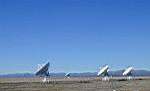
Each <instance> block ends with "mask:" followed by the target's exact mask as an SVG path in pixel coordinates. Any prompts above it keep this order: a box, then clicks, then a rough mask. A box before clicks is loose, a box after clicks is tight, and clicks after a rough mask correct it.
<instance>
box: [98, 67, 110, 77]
mask: <svg viewBox="0 0 150 91" xmlns="http://www.w3.org/2000/svg"><path fill="white" fill-rule="evenodd" d="M108 68H109V66H108V65H106V66H104V67H103V68H102V69H101V70H100V71H99V72H98V73H97V75H101V74H103V73H104V72H106V70H108Z"/></svg>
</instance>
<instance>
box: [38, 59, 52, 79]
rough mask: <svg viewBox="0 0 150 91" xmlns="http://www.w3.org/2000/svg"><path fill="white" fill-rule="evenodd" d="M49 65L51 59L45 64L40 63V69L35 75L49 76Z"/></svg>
mask: <svg viewBox="0 0 150 91" xmlns="http://www.w3.org/2000/svg"><path fill="white" fill-rule="evenodd" d="M49 67H50V63H49V61H48V62H46V63H45V64H38V70H37V71H36V73H35V75H40V76H49V71H48V70H49Z"/></svg>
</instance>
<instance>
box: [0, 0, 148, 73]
mask: <svg viewBox="0 0 150 91" xmlns="http://www.w3.org/2000/svg"><path fill="white" fill-rule="evenodd" d="M149 24H150V1H149V0H0V73H18V72H35V71H36V69H37V64H38V63H44V62H45V61H47V60H48V59H50V62H51V68H50V70H51V72H68V71H69V72H87V71H91V72H93V71H97V70H98V69H99V66H102V65H105V64H109V65H110V68H111V70H117V69H123V68H125V67H127V66H129V65H132V66H133V67H134V68H135V69H150V56H149V55H150V25H149Z"/></svg>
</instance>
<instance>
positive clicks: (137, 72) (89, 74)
mask: <svg viewBox="0 0 150 91" xmlns="http://www.w3.org/2000/svg"><path fill="white" fill-rule="evenodd" d="M122 72H123V70H117V71H109V74H110V75H111V76H122ZM65 74H66V73H50V76H51V77H64V75H65ZM70 75H71V76H73V77H95V76H97V72H83V73H70ZM132 75H133V76H150V71H147V70H133V71H132ZM34 76H35V75H34V74H33V73H17V74H1V75H0V77H16V78H18V77H27V78H29V77H34Z"/></svg>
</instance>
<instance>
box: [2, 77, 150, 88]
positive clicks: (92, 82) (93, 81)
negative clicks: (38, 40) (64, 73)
mask: <svg viewBox="0 0 150 91" xmlns="http://www.w3.org/2000/svg"><path fill="white" fill-rule="evenodd" d="M121 79H122V78H121ZM40 80H41V78H0V91H113V89H115V90H116V91H134V90H139V91H150V79H149V78H138V79H134V80H130V81H126V80H123V81H121V80H116V78H114V79H111V80H110V81H109V82H103V81H101V80H100V78H98V77H97V78H96V77H95V78H86V77H81V78H70V79H67V78H49V80H50V81H51V82H50V83H49V84H43V83H40Z"/></svg>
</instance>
